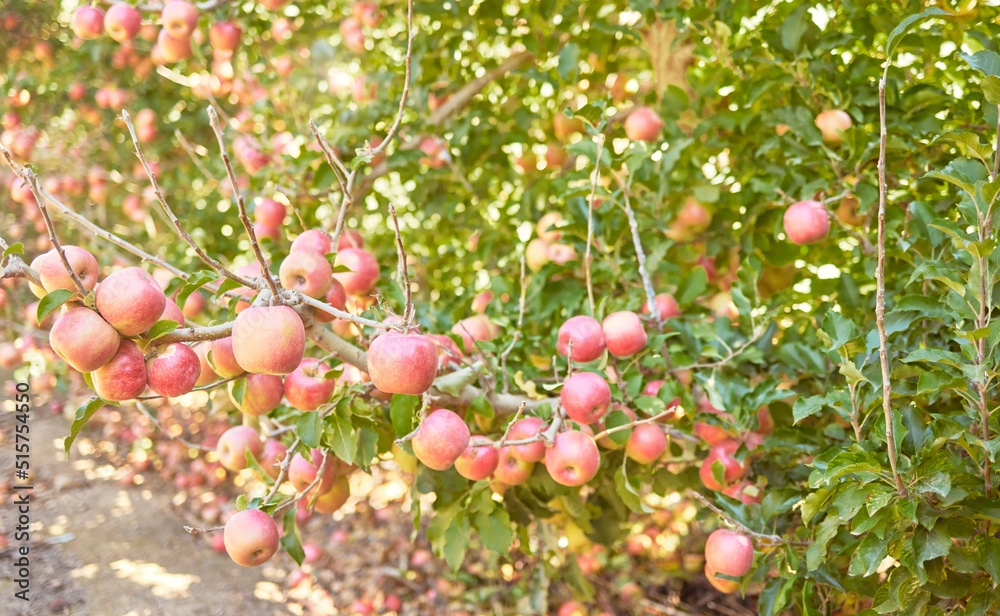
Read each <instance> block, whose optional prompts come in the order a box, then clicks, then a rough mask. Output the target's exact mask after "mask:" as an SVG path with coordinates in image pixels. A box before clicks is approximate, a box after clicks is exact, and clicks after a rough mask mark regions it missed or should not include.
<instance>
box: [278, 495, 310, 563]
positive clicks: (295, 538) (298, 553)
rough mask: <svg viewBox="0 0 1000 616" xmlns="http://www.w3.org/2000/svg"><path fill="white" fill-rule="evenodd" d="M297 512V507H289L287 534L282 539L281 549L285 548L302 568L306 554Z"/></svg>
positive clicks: (286, 518)
mask: <svg viewBox="0 0 1000 616" xmlns="http://www.w3.org/2000/svg"><path fill="white" fill-rule="evenodd" d="M296 511H297V508H296V507H289V508H288V511H286V512H285V519H284V526H285V534H284V535H282V537H281V547H283V548H285V551H286V552H288V555H289V556H291V557H292V560H294V561H295V563H296V564H297V565H299V566H300V567H301V566H302V561H303V560H305V558H306V553H305V550H303V549H302V535H300V534H299V525H298V524H296V523H295V512H296Z"/></svg>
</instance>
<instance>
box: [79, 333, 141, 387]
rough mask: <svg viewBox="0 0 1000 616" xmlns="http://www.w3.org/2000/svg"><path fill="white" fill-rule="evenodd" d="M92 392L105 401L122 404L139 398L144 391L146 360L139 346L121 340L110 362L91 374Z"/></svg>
mask: <svg viewBox="0 0 1000 616" xmlns="http://www.w3.org/2000/svg"><path fill="white" fill-rule="evenodd" d="M91 379H92V380H93V382H94V391H96V392H97V395H99V396H100V397H102V398H104V399H105V400H111V401H114V402H122V401H125V400H132V399H134V398H136V397H138V396H140V395H141V394H142V392H143V390H144V389H146V359H145V358H144V357H143V355H142V351H141V350H140V349H139V345H137V344H136V343H134V342H132V341H131V340H122V341H121V342H120V343H119V345H118V352H117V353H115V356H114V357H112V358H111V361H109V362H108V363H106V364H104V365H103V366H101V367H100V368H98V369H97V370H95V371H94V372H92V373H91Z"/></svg>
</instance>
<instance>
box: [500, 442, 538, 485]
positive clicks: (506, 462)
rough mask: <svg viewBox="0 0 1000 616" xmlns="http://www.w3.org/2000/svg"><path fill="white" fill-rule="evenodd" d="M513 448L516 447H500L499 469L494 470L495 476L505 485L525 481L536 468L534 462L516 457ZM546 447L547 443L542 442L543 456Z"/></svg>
mask: <svg viewBox="0 0 1000 616" xmlns="http://www.w3.org/2000/svg"><path fill="white" fill-rule="evenodd" d="M533 444H534V443H533ZM538 444H541V443H538ZM520 446H523V445H520ZM513 449H514V447H501V448H500V457H499V460H498V461H497V469H496V470H495V471H493V478H494V479H495V480H496V481H498V482H500V484H502V485H504V486H516V485H519V484H522V483H524V482H525V481H527V480H528V478H529V477H531V472H532V471H533V470H534V469H535V463H534V462H525V461H524V460H519V459H518V458H515V457H514V452H513ZM544 449H545V445H544V444H542V450H543V454H542V456H543V457H544Z"/></svg>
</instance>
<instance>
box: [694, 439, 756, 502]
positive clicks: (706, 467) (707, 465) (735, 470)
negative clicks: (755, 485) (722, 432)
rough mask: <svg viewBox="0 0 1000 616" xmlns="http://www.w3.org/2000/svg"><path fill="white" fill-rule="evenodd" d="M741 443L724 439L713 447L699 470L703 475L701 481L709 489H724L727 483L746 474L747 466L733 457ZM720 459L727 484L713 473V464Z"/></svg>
mask: <svg viewBox="0 0 1000 616" xmlns="http://www.w3.org/2000/svg"><path fill="white" fill-rule="evenodd" d="M739 447H740V444H739V442H737V441H733V440H729V441H723V442H722V443H719V444H718V445H716V446H714V447H712V449H711V450H710V451H709V452H708V456H707V457H706V458H705V459H704V461H702V463H701V469H699V471H698V475H699V476H700V477H701V482H702V483H704V484H705V487H707V488H708V489H709V490H716V491H718V490H722V489H724V488H725V487H726V486H727V485H729V484H731V483H733V482H734V481H736V480H737V479H739V478H741V477H743V475H745V474H746V472H747V469H746V466H745V465H743V464H740V463H739V462H737V461H736V458H734V457H733V454H735V453H736V450H737V449H739ZM716 460H718V461H719V462H720V463H722V466H723V468H724V471H723V476H722V479H723V481H724V482H725V485H722V484H720V483H719V482H717V481H716V480H715V477H714V476H713V475H712V465H713V464H714V463H715V461H716Z"/></svg>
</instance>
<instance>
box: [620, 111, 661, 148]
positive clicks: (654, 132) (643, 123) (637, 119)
mask: <svg viewBox="0 0 1000 616" xmlns="http://www.w3.org/2000/svg"><path fill="white" fill-rule="evenodd" d="M661 130H663V120H661V119H660V116H659V115H657V113H656V112H655V111H653V110H652V109H650V108H649V107H639V108H637V109H636V110H635V111H633V112H632V113H630V114H628V117H627V118H625V136H626V137H628V138H629V139H631V140H632V141H656V140H657V139H658V138H659V136H660V131H661Z"/></svg>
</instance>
